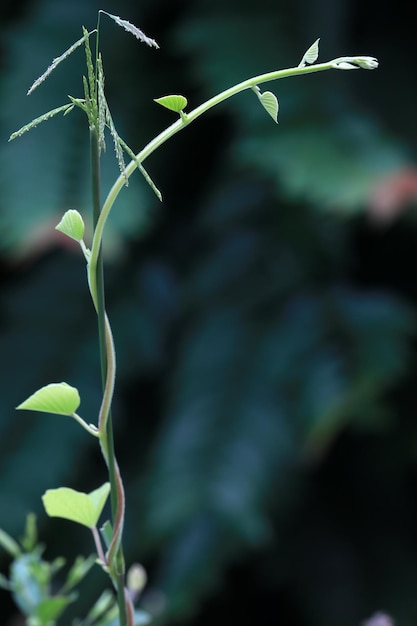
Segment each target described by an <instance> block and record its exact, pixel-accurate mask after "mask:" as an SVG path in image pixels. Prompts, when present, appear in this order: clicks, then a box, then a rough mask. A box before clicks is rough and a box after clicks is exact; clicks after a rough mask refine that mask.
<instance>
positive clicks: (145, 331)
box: [0, 0, 417, 626]
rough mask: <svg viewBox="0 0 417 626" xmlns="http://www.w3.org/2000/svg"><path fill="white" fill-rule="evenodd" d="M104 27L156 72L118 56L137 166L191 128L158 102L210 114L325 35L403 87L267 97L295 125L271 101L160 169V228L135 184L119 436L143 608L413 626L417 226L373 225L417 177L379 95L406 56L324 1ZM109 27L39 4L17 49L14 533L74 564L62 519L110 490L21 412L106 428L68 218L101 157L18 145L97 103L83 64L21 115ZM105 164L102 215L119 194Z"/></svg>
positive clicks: (7, 246)
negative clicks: (69, 498) (70, 49)
mask: <svg viewBox="0 0 417 626" xmlns="http://www.w3.org/2000/svg"><path fill="white" fill-rule="evenodd" d="M100 7H101V8H103V9H105V10H108V11H110V12H112V13H117V14H118V15H121V16H122V17H124V18H126V19H129V20H130V21H132V22H134V23H136V24H138V25H139V26H140V27H141V28H143V29H144V31H145V32H146V33H147V34H148V35H149V36H151V37H154V38H155V39H156V40H157V41H158V43H159V44H160V46H161V49H160V50H158V51H154V50H150V49H147V48H146V47H144V46H139V45H138V43H137V42H136V41H135V40H134V39H133V38H131V37H129V35H127V34H126V33H124V32H122V31H119V30H118V29H117V28H115V27H114V26H113V25H110V24H106V26H105V28H104V31H103V32H104V35H103V41H102V45H103V54H104V68H105V72H106V88H107V96H108V100H109V103H110V106H111V107H112V110H113V116H114V118H115V122H116V125H117V127H118V128H119V130H120V132H121V134H122V136H123V137H125V138H126V139H127V140H128V142H129V144H130V145H131V146H132V147H133V148H135V149H136V148H138V149H139V148H141V147H142V146H143V145H144V144H145V143H146V141H148V140H149V139H151V138H152V136H154V135H155V134H156V133H157V132H159V131H160V130H161V129H162V128H164V127H165V126H166V125H168V124H169V123H171V121H172V119H173V117H172V114H171V113H170V112H168V111H163V110H162V109H161V108H160V107H158V106H156V105H155V104H154V103H153V98H157V97H160V96H163V95H165V94H167V93H183V94H184V95H185V96H187V98H188V100H189V102H190V107H193V106H195V105H197V104H199V103H200V102H201V101H202V100H203V99H204V98H206V97H209V96H211V95H213V94H214V93H216V92H217V91H219V90H221V89H223V88H225V87H227V86H228V85H231V84H233V83H235V82H237V81H239V80H241V79H244V78H246V77H248V76H250V75H252V74H256V73H260V72H265V71H268V70H272V69H277V68H279V67H286V66H292V65H297V64H298V63H299V61H300V59H301V56H302V54H303V53H304V51H305V49H306V48H307V47H308V46H309V45H310V44H311V43H312V42H313V41H314V40H315V39H316V38H317V37H318V36H321V54H320V59H322V60H328V59H330V58H333V57H336V56H340V55H343V54H351V53H352V54H355V53H357V52H359V53H364V54H372V55H375V56H378V57H382V59H381V60H382V61H383V62H382V64H381V68H380V69H379V70H378V71H377V72H372V73H365V72H358V73H355V72H346V73H344V72H334V73H327V74H326V75H317V76H307V77H304V78H299V79H297V80H295V81H291V80H288V81H283V82H278V83H275V84H272V85H270V86H269V85H268V89H269V88H270V89H271V90H273V91H274V92H275V93H276V94H277V96H278V98H279V101H280V115H279V125H278V126H276V125H275V124H274V123H273V122H272V121H271V119H269V118H268V116H267V115H266V114H265V111H263V109H262V108H261V107H260V106H259V103H258V102H257V100H256V98H255V97H254V95H253V94H251V93H244V94H242V95H241V96H239V97H237V98H235V99H233V100H230V101H228V102H227V103H225V104H224V105H222V107H221V108H219V109H217V110H215V111H213V112H212V113H210V115H208V116H207V117H206V118H205V119H202V120H200V121H199V122H197V123H196V124H195V125H194V127H193V128H191V129H187V130H186V131H185V132H184V133H181V135H179V136H178V137H175V138H174V140H173V141H172V142H171V144H168V145H166V146H164V148H163V149H162V150H161V151H160V152H159V153H157V154H156V155H154V156H153V157H152V158H151V159H150V160H149V163H148V164H147V167H148V169H149V171H150V173H151V175H152V177H153V179H154V180H155V181H156V184H157V185H158V187H159V188H161V190H162V193H163V196H164V203H163V205H162V206H159V205H157V200H156V199H155V197H154V196H153V194H152V193H151V192H150V191H149V190H148V189H147V188H146V184H145V183H143V182H142V180H141V177H140V176H134V177H132V178H131V184H130V185H129V188H128V189H126V190H124V191H123V193H122V195H121V197H120V200H119V201H118V204H117V207H116V208H115V210H114V215H113V217H112V218H111V233H110V235H109V238H108V242H107V252H108V254H107V259H108V267H107V279H106V281H107V288H108V296H107V300H108V309H109V315H110V316H111V319H112V324H113V327H114V334H115V340H116V347H117V350H118V372H119V379H118V384H117V394H116V396H117V398H116V403H115V406H114V415H115V420H116V424H115V428H116V437H117V450H118V455H119V458H120V462H121V465H122V469H123V471H124V475H125V479H126V488H127V501H128V510H127V536H126V541H127V554H128V559H129V560H130V561H137V560H139V561H142V562H144V563H145V565H146V566H147V568H148V569H149V575H150V585H149V589H148V590H147V591H145V593H144V596H143V604H144V606H145V608H147V609H148V610H149V611H150V612H153V613H156V614H157V616H158V620H159V622H161V623H162V622H167V623H174V622H176V621H178V622H179V621H181V623H195V624H197V623H198V624H199V626H201V625H204V624H205V623H207V624H208V623H213V621H215V622H216V623H223V622H224V623H226V622H227V623H230V622H231V621H232V622H233V623H241V624H249V623H250V624H252V623H256V624H259V625H261V626H262V625H263V624H267V623H268V624H270V623H275V622H277V623H285V624H286V625H288V626H304V625H307V624H308V625H309V626H311V625H313V626H315V625H316V624H317V625H320V626H334V624H338V626H348V624H349V625H351V624H358V623H359V622H360V621H361V620H362V619H364V618H365V617H366V616H367V615H369V614H371V613H372V612H373V611H376V610H379V609H384V610H387V611H389V612H391V613H392V614H394V615H395V616H396V617H397V618H398V623H403V624H409V623H413V622H414V621H415V620H416V619H417V604H416V602H415V587H416V583H417V551H416V547H415V544H416V533H415V525H416V524H415V519H416V510H415V495H414V494H415V488H416V481H415V470H416V464H415V462H416V435H417V433H416V429H415V426H414V420H413V418H414V412H415V407H416V398H415V393H413V376H414V375H415V362H414V359H413V347H414V346H413V340H414V336H415V335H414V333H415V317H416V316H415V296H416V293H417V292H416V289H415V284H414V283H415V278H414V272H413V265H414V263H415V258H414V256H415V255H414V250H415V239H416V234H415V226H414V223H413V221H412V220H411V219H410V220H409V221H408V222H405V225H404V226H402V225H401V223H400V224H399V225H397V226H394V227H393V228H392V230H391V231H380V230H379V231H378V230H372V228H371V227H370V226H369V225H368V224H367V222H366V218H365V217H364V215H365V214H366V211H367V210H369V208H370V206H371V203H372V197H373V192H374V190H375V188H376V187H377V186H378V184H379V181H381V180H385V178H386V177H388V176H389V175H390V173H391V172H392V171H393V170H397V169H400V170H401V169H405V168H410V167H412V163H413V160H412V159H413V145H412V140H413V139H415V138H416V137H415V135H416V133H415V129H414V131H413V130H410V131H409V132H408V129H409V122H408V121H407V117H406V116H405V117H404V120H403V126H401V120H398V116H396V117H395V120H394V113H393V111H392V109H390V104H391V102H390V98H391V94H387V100H385V99H383V98H382V97H381V94H382V93H385V92H384V88H385V87H384V85H385V84H386V83H387V81H388V80H390V81H392V82H390V84H392V86H393V87H392V89H393V90H395V89H396V88H398V91H397V93H398V94H400V95H401V93H402V95H403V100H404V107H405V111H408V110H410V109H409V108H408V107H409V104H407V102H406V98H405V95H406V89H405V87H404V86H403V92H401V85H400V80H399V78H396V77H395V75H394V74H393V73H392V74H386V73H384V61H385V59H384V55H385V57H386V56H387V54H389V53H392V54H393V55H395V54H398V59H399V61H400V60H401V55H402V54H405V53H404V52H401V51H400V52H398V53H396V52H395V50H393V47H394V46H393V44H392V43H388V42H386V41H385V39H384V40H382V39H381V38H379V37H380V36H379V34H378V30H377V29H378V27H380V26H381V22H380V19H381V18H380V17H378V16H377V17H376V18H374V13H373V7H372V6H371V4H370V3H369V5H366V3H365V7H363V6H361V7H360V11H359V8H358V7H354V6H353V5H352V6H349V7H348V6H344V4H343V3H340V4H339V3H338V4H337V5H336V4H335V5H334V6H333V5H332V9H331V10H330V8H329V7H330V5H328V3H326V2H319V3H318V4H316V5H315V11H314V15H313V14H312V9H311V7H309V6H307V3H305V2H304V1H301V2H297V3H292V4H289V3H285V2H270V1H269V0H258V2H257V3H253V2H248V1H246V0H229V1H228V2H224V0H222V1H220V0H210V2H208V1H205V0H196V1H194V2H186V1H185V0H182V1H180V0H175V1H172V0H158V1H156V0H152V1H151V0H141V2H140V3H136V2H133V1H132V0H123V1H122V2H118V3H114V2H111V1H110V0H109V1H107V2H104V3H101V4H100ZM98 8H99V5H98V3H97V2H96V1H95V0H94V1H93V2H89V3H85V2H81V1H80V0H77V1H76V2H75V1H74V2H72V3H66V2H64V0H53V1H52V0H39V1H37V2H34V1H33V2H30V1H26V2H23V1H22V2H19V3H17V5H16V7H14V8H13V15H12V12H11V8H10V9H9V12H10V17H9V19H8V20H7V19H5V20H4V23H3V24H2V26H1V36H2V54H3V62H2V75H1V93H2V107H1V120H0V122H1V129H2V136H3V138H4V141H3V143H2V145H1V146H0V163H1V168H0V171H1V178H0V190H1V194H0V203H1V206H0V233H1V237H0V247H1V251H2V258H3V263H2V290H1V296H0V324H1V326H0V351H1V354H2V356H3V359H2V367H1V376H0V431H1V437H0V526H1V527H3V528H5V529H6V530H7V531H8V532H10V533H12V534H14V535H16V533H19V532H20V530H21V528H22V525H23V523H24V519H25V516H26V513H27V512H28V511H29V510H33V511H35V512H37V513H38V516H39V521H40V525H41V534H42V538H43V540H44V541H45V543H47V545H48V550H49V551H50V552H51V554H55V555H56V554H63V553H64V555H65V556H67V557H69V558H72V557H73V556H74V555H73V553H72V549H73V546H74V545H79V546H80V549H81V550H82V551H84V552H85V553H88V552H89V551H90V549H91V546H90V545H88V544H87V545H86V543H85V542H86V539H85V537H84V535H82V534H81V532H80V533H79V531H78V530H77V529H73V528H72V527H71V526H70V525H69V524H67V523H66V522H59V521H56V520H52V521H47V520H46V519H45V517H44V515H43V514H42V512H41V507H40V496H41V494H42V493H43V491H44V490H45V489H47V488H54V487H58V486H60V485H63V484H65V485H67V486H71V487H74V488H81V489H82V490H83V491H88V490H89V489H93V488H95V487H96V485H97V484H100V481H101V482H102V480H103V476H104V472H103V467H102V465H101V461H100V460H99V458H98V457H97V456H96V453H95V452H94V451H93V449H92V448H91V446H90V443H89V438H88V436H87V435H86V434H85V433H84V432H83V431H82V430H81V429H80V428H78V427H77V426H76V425H75V424H73V423H72V422H71V421H70V420H65V419H61V418H56V417H52V416H46V415H45V416H39V415H30V414H26V415H24V414H20V413H19V414H16V413H15V411H14V408H13V407H14V406H16V405H17V404H19V403H20V402H21V401H22V400H23V399H24V398H25V397H27V396H28V395H30V394H31V393H32V392H33V391H34V390H35V389H37V388H39V387H41V386H42V385H45V384H48V383H49V382H53V381H59V380H66V381H68V382H69V383H70V384H71V385H74V386H76V387H77V388H78V389H79V390H80V395H81V399H82V406H81V408H82V415H83V416H85V417H86V419H87V420H88V421H92V420H93V419H94V415H96V412H97V409H98V404H99V401H100V377H99V369H98V357H97V348H96V330H95V319H94V315H93V311H92V310H91V303H90V302H89V298H88V294H87V287H86V283H85V269H84V261H83V259H82V258H81V256H80V255H79V253H78V251H77V250H76V248H74V250H75V252H74V251H73V249H72V248H71V247H70V248H67V247H65V244H64V243H63V240H62V239H61V238H60V236H59V235H57V234H56V233H55V231H54V230H53V226H54V225H55V224H56V223H57V222H58V221H59V219H60V217H61V216H62V214H63V212H64V211H65V210H66V209H67V208H70V207H71V208H77V209H78V210H80V211H81V212H82V213H83V215H84V216H86V217H87V221H88V211H89V190H88V175H89V170H88V133H87V129H86V128H85V126H84V121H83V120H81V117H77V115H76V114H75V115H74V114H72V115H71V116H69V117H66V118H64V120H62V119H54V120H51V121H49V122H47V123H46V124H44V125H42V126H41V127H39V128H38V129H36V130H34V131H32V132H31V133H29V134H28V135H26V136H24V137H22V138H21V139H18V140H16V141H15V142H13V143H12V144H7V143H6V139H7V137H8V136H9V135H10V133H11V132H13V131H14V130H16V129H17V128H19V127H20V126H21V125H22V124H24V123H26V122H28V121H30V120H31V119H32V118H34V117H36V116H37V115H39V114H41V113H42V112H44V111H45V110H48V109H49V108H51V107H54V106H59V105H60V104H63V103H64V102H66V97H67V93H70V94H71V95H73V96H79V95H81V81H80V73H81V72H82V71H83V69H82V65H81V63H82V52H79V53H77V54H76V55H74V56H73V57H71V58H70V59H68V60H66V61H65V65H63V66H62V71H60V70H58V71H57V72H56V73H54V74H53V75H52V77H51V78H50V79H49V80H48V82H47V83H46V84H45V85H42V86H41V87H40V88H39V89H38V90H37V91H36V92H35V93H34V94H33V96H31V97H30V98H28V99H25V93H26V91H27V89H28V87H29V86H30V84H31V83H32V82H33V80H34V79H35V78H36V77H37V76H39V75H40V74H41V73H42V72H43V70H44V69H45V68H46V67H47V66H48V64H49V63H50V62H51V60H52V58H53V57H55V56H57V55H58V54H60V53H61V52H63V51H64V50H65V48H66V47H67V46H68V45H69V44H70V43H71V42H72V41H74V40H75V39H77V38H78V37H79V36H80V29H81V24H84V25H85V26H86V27H88V28H92V27H93V26H94V25H95V20H96V12H97V9H98ZM371 13H372V20H375V21H374V22H372V21H371V18H370V16H371ZM359 14H360V15H359ZM361 20H362V21H361ZM371 23H373V30H372V28H370V25H371ZM363 24H365V25H368V27H369V28H368V29H366V28H365V26H363ZM404 32H407V26H405V30H404ZM397 36H398V38H400V33H399V34H398V35H397ZM381 37H382V36H381ZM358 48H359V50H358ZM77 55H78V56H77ZM391 64H393V61H391ZM404 67H405V66H404V63H403V65H401V68H402V69H401V72H400V74H401V75H403V74H404V72H405V69H404ZM388 68H390V62H389V61H388ZM108 152H109V154H108V155H107V156H106V159H105V164H104V172H103V185H104V188H105V189H107V188H108V187H109V186H110V185H111V183H112V182H113V177H114V176H116V175H117V165H116V164H115V162H114V159H113V155H112V154H111V149H110V146H109V148H108ZM400 208H401V207H400ZM347 216H349V219H347ZM376 218H377V219H378V214H376ZM380 221H381V222H382V221H383V216H381V219H380ZM89 416H91V417H89ZM63 537H64V538H65V539H64V540H63ZM4 566H5V567H6V563H4ZM89 578H91V576H90V577H89ZM101 582H102V580H101V579H100V580H99V583H97V584H101ZM87 584H89V585H90V587H88V588H87V593H86V595H85V596H84V598H81V602H84V604H85V606H86V607H87V608H88V605H89V604H91V602H92V600H91V597H94V593H95V592H96V590H95V589H93V587H94V583H92V582H88V583H87ZM90 593H91V597H90V595H89V594H90ZM85 612H86V611H85V610H84V613H85ZM401 620H402V621H401Z"/></svg>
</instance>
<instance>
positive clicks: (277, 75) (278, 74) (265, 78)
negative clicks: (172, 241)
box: [88, 57, 352, 299]
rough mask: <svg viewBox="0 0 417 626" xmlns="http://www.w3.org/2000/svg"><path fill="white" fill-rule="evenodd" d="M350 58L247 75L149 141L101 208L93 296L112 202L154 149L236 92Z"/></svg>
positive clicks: (95, 242) (94, 246) (91, 265)
mask: <svg viewBox="0 0 417 626" xmlns="http://www.w3.org/2000/svg"><path fill="white" fill-rule="evenodd" d="M351 58H352V57H340V58H338V59H334V60H333V61H329V62H328V63H317V64H316V65H309V66H307V67H293V68H289V69H284V70H277V71H274V72H268V73H266V74H260V75H259V76H254V77H253V78H248V79H247V80H244V81H242V82H241V83H238V84H237V85H234V86H233V87H229V89H226V90H225V91H222V92H221V93H219V94H217V96H214V97H213V98H210V99H209V100H207V101H206V102H204V103H203V104H200V105H199V106H198V107H196V108H195V109H193V110H192V111H191V112H190V113H187V114H186V115H182V116H181V117H180V119H178V120H177V121H176V122H174V123H173V124H171V125H170V126H168V128H166V129H165V130H164V131H162V132H161V133H160V134H159V135H157V136H156V137H155V138H154V139H153V140H152V141H150V142H149V143H148V144H147V145H146V146H145V148H143V150H141V151H140V152H139V153H138V154H137V155H136V158H135V159H132V160H131V161H130V163H129V164H128V165H127V166H126V169H125V170H124V172H123V173H122V174H120V175H119V177H118V178H117V180H116V181H115V183H114V185H113V186H112V188H111V189H110V191H109V193H108V195H107V198H106V200H105V202H104V204H103V207H102V209H101V213H100V216H99V218H98V221H97V223H96V227H95V230H94V236H93V242H92V247H91V257H90V262H89V265H88V272H89V282H90V285H91V288H92V289H93V293H92V295H93V299H95V298H96V297H97V294H95V293H94V285H95V284H96V274H97V272H98V257H99V254H100V248H101V241H102V238H103V231H104V226H105V224H106V221H107V218H108V216H109V214H110V211H111V209H112V207H113V204H114V202H115V201H116V198H117V196H118V195H119V193H120V191H121V190H122V188H123V187H124V185H125V183H126V179H127V178H129V177H130V176H131V175H132V174H133V172H134V171H135V169H136V168H137V167H138V166H139V164H141V163H143V162H144V161H145V160H146V159H147V158H148V157H149V156H150V155H151V154H152V153H153V152H155V150H156V149H157V148H159V147H160V146H162V145H163V144H164V143H165V142H166V141H168V139H170V138H171V137H173V136H174V135H176V134H177V133H178V132H179V131H180V130H182V129H183V128H185V127H186V126H188V125H189V124H191V122H194V120H196V119H197V118H198V117H200V116H201V115H203V113H206V111H209V110H210V109H212V108H213V107H215V106H217V105H218V104H220V103H221V102H224V101H225V100H227V99H228V98H231V97H232V96H235V95H236V94H238V93H240V92H242V91H245V90H246V89H254V88H256V86H257V85H259V84H262V83H266V82H270V81H274V80H279V79H281V78H289V77H291V76H301V75H303V74H313V73H314V72H323V71H326V70H331V69H337V67H338V64H340V63H342V62H343V61H345V60H346V59H351Z"/></svg>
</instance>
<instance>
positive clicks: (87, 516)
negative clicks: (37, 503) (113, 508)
mask: <svg viewBox="0 0 417 626" xmlns="http://www.w3.org/2000/svg"><path fill="white" fill-rule="evenodd" d="M109 492H110V483H104V485H102V486H101V487H99V488H98V489H95V490H94V491H91V492H90V493H83V492H81V491H75V490H74V489H70V488H68V487H59V488H58V489H48V490H47V491H45V493H44V495H43V496H42V502H43V505H44V507H45V510H46V512H47V514H48V515H49V517H60V518H62V519H67V520H70V521H71V522H76V523H77V524H82V525H83V526H87V528H94V527H95V526H97V522H98V520H99V517H100V515H101V513H102V511H103V508H104V505H105V504H106V500H107V497H108V495H109Z"/></svg>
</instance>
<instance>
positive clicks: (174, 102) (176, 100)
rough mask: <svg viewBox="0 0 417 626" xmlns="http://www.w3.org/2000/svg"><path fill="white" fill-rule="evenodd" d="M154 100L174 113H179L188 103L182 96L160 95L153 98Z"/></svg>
mask: <svg viewBox="0 0 417 626" xmlns="http://www.w3.org/2000/svg"><path fill="white" fill-rule="evenodd" d="M154 102H156V103H157V104H160V105H161V106H163V107H165V108H166V109H169V110H170V111H174V112H175V113H180V111H182V110H183V109H185V107H186V106H187V104H188V101H187V98H185V97H184V96H174V95H173V96H162V98H155V99H154Z"/></svg>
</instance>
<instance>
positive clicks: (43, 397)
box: [16, 383, 80, 415]
mask: <svg viewBox="0 0 417 626" xmlns="http://www.w3.org/2000/svg"><path fill="white" fill-rule="evenodd" d="M79 406H80V396H79V393H78V390H77V389H76V388H75V387H71V386H70V385H68V384H67V383H51V384H50V385H46V387H41V389H38V391H35V393H34V394H32V395H31V396H29V398H28V399H27V400H25V401H24V402H22V403H21V404H19V406H17V407H16V408H17V409H27V410H29V411H42V412H43V413H55V414H57V415H73V414H74V413H75V411H76V410H77V409H78V407H79Z"/></svg>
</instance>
